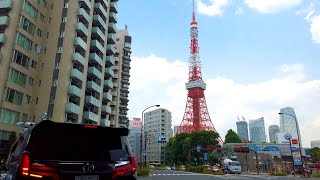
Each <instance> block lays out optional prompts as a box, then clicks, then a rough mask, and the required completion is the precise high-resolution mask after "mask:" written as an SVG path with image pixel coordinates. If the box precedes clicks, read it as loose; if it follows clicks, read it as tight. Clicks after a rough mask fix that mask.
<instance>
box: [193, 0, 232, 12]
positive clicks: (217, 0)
mask: <svg viewBox="0 0 320 180" xmlns="http://www.w3.org/2000/svg"><path fill="white" fill-rule="evenodd" d="M210 1H211V2H210V4H205V3H203V2H202V0H198V1H197V2H198V3H197V5H198V11H199V13H200V14H204V15H207V16H222V15H223V12H224V8H225V7H226V6H227V5H228V4H229V3H230V0H210Z"/></svg>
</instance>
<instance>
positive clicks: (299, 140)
mask: <svg viewBox="0 0 320 180" xmlns="http://www.w3.org/2000/svg"><path fill="white" fill-rule="evenodd" d="M278 114H279V115H281V114H285V115H288V116H291V117H293V118H294V120H295V123H296V128H297V135H298V143H299V152H300V156H301V163H302V172H304V167H303V158H302V153H301V139H300V133H299V131H298V120H297V118H296V117H295V116H293V115H292V114H288V113H283V112H279V113H278ZM290 151H292V150H291V138H290ZM291 154H292V152H291ZM292 156H293V155H292ZM292 158H293V157H292ZM293 166H294V164H293Z"/></svg>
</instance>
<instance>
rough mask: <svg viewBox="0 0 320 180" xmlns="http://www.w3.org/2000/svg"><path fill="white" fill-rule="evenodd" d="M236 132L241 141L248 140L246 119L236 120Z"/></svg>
mask: <svg viewBox="0 0 320 180" xmlns="http://www.w3.org/2000/svg"><path fill="white" fill-rule="evenodd" d="M236 124H237V134H238V136H239V137H240V139H241V141H242V142H249V133H248V123H247V121H237V122H236Z"/></svg>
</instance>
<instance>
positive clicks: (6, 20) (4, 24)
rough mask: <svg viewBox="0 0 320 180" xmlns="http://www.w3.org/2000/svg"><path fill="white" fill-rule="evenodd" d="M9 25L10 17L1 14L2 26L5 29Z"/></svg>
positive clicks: (0, 26)
mask: <svg viewBox="0 0 320 180" xmlns="http://www.w3.org/2000/svg"><path fill="white" fill-rule="evenodd" d="M8 25H9V17H8V16H1V17H0V28H1V29H5V28H6V27H8Z"/></svg>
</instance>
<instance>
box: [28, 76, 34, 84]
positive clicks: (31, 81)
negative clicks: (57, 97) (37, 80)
mask: <svg viewBox="0 0 320 180" xmlns="http://www.w3.org/2000/svg"><path fill="white" fill-rule="evenodd" d="M33 82H34V79H33V78H32V77H29V80H28V84H29V86H33Z"/></svg>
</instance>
